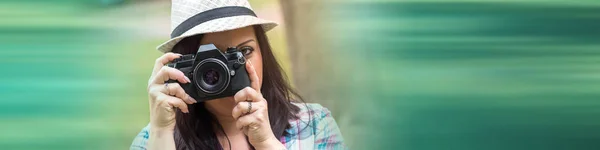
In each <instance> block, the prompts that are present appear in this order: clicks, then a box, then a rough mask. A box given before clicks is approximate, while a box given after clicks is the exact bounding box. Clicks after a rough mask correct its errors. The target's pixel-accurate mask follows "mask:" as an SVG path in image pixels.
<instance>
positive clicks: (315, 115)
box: [281, 103, 344, 149]
mask: <svg viewBox="0 0 600 150" xmlns="http://www.w3.org/2000/svg"><path fill="white" fill-rule="evenodd" d="M294 105H296V106H298V107H299V108H300V111H299V112H298V113H297V114H296V116H297V117H298V118H297V119H291V120H290V121H289V123H290V128H289V129H288V130H286V131H287V133H288V134H287V135H286V136H285V137H283V138H281V142H282V143H284V144H285V145H286V147H287V148H288V149H296V148H298V147H305V148H306V147H311V148H314V149H330V148H334V149H336V148H342V149H344V148H343V147H344V146H343V138H342V136H341V133H340V131H339V129H338V126H337V123H336V122H335V119H334V118H333V116H332V115H331V112H330V111H329V110H328V109H327V108H325V107H323V106H321V105H320V104H316V103H294ZM300 149H301V148H300Z"/></svg>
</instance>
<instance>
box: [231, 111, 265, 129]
mask: <svg viewBox="0 0 600 150" xmlns="http://www.w3.org/2000/svg"><path fill="white" fill-rule="evenodd" d="M262 121H263V117H262V114H261V113H252V114H251V115H245V116H242V117H240V118H238V119H237V121H236V122H235V126H236V128H238V129H244V127H247V129H251V130H256V129H258V127H259V126H260V123H261V122H262Z"/></svg>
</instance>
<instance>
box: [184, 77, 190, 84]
mask: <svg viewBox="0 0 600 150" xmlns="http://www.w3.org/2000/svg"><path fill="white" fill-rule="evenodd" d="M183 77H184V78H185V81H187V82H188V83H189V82H192V80H190V78H188V77H187V76H183Z"/></svg>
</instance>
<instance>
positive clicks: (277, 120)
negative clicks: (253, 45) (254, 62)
mask: <svg viewBox="0 0 600 150" xmlns="http://www.w3.org/2000/svg"><path fill="white" fill-rule="evenodd" d="M253 27H254V32H255V35H256V39H257V41H258V45H259V46H260V52H261V54H262V62H263V82H262V87H261V92H262V94H263V96H264V98H265V99H266V100H267V103H268V104H269V105H268V111H269V121H270V122H271V130H273V134H275V137H277V138H280V137H282V136H285V135H287V134H289V133H287V132H285V130H286V129H288V128H290V124H289V122H288V121H289V120H290V119H297V116H296V114H297V113H298V111H299V108H298V107H297V106H295V105H294V104H292V102H293V101H294V99H295V100H296V101H294V102H301V101H302V100H301V97H300V96H299V95H298V94H297V93H296V92H295V91H294V90H292V88H291V87H290V85H289V84H288V82H287V78H286V76H285V74H284V72H283V71H282V68H281V66H280V65H279V63H278V62H277V60H276V59H275V56H274V55H273V52H272V51H271V47H270V45H269V41H268V39H267V36H266V35H265V31H264V30H263V28H262V27H261V26H253ZM201 39H202V35H196V36H192V37H188V38H185V39H183V40H182V41H180V42H179V43H178V44H177V45H175V46H174V47H173V50H172V51H173V52H174V53H180V54H195V53H196V52H197V50H198V47H199V46H200V40H201ZM189 110H190V112H189V113H187V114H186V113H182V112H181V111H179V110H178V111H177V113H176V127H175V135H174V136H175V145H176V147H177V149H178V150H184V149H189V150H193V149H213V150H214V149H222V147H221V145H220V144H219V140H218V139H217V134H216V133H218V132H221V131H223V128H222V127H221V125H219V123H218V122H217V120H216V118H215V117H214V116H213V115H212V114H211V113H210V112H209V111H208V110H207V109H206V108H205V104H204V103H196V104H194V105H189Z"/></svg>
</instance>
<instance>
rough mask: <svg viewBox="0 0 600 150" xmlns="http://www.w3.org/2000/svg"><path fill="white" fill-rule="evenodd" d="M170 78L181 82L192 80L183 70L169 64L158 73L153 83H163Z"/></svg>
mask: <svg viewBox="0 0 600 150" xmlns="http://www.w3.org/2000/svg"><path fill="white" fill-rule="evenodd" d="M169 79H173V80H177V81H178V82H179V83H188V82H190V79H189V78H188V77H186V76H185V75H184V74H183V72H181V71H179V70H177V69H175V68H171V67H169V66H163V67H162V68H161V69H160V70H159V71H158V73H156V76H155V77H154V79H153V81H152V83H155V84H163V83H165V81H167V80H169Z"/></svg>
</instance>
